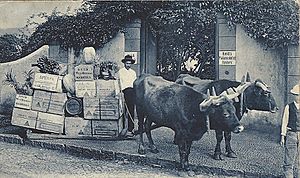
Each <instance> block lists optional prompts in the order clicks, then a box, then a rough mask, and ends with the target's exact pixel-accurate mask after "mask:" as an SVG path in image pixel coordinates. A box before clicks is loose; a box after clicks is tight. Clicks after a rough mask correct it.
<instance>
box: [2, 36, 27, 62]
mask: <svg viewBox="0 0 300 178" xmlns="http://www.w3.org/2000/svg"><path fill="white" fill-rule="evenodd" d="M24 45H25V42H24V41H23V40H22V39H21V38H19V37H18V36H17V35H15V34H5V35H2V36H0V63H2V62H9V61H11V59H14V58H17V57H18V56H20V55H21V53H22V47H23V46H24Z"/></svg>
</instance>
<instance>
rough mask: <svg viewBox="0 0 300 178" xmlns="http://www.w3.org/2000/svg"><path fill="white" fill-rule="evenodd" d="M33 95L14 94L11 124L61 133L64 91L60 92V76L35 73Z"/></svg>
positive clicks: (62, 129) (64, 99)
mask: <svg viewBox="0 0 300 178" xmlns="http://www.w3.org/2000/svg"><path fill="white" fill-rule="evenodd" d="M32 88H33V89H34V93H33V96H27V95H20V94H17V95H16V100H15V107H14V109H13V115H12V124H13V125H17V126H21V127H26V128H31V129H36V130H42V131H48V132H53V133H63V131H64V122H65V120H64V119H65V118H64V104H65V102H66V100H67V95H66V93H62V77H61V76H58V75H51V74H44V73H36V74H35V76H34V82H33V85H32Z"/></svg>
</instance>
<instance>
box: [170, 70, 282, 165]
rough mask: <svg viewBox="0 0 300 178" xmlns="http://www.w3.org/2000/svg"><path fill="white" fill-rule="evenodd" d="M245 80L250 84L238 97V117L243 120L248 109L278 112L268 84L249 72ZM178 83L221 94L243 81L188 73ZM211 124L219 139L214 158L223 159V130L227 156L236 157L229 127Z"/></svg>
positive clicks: (197, 89) (201, 90)
mask: <svg viewBox="0 0 300 178" xmlns="http://www.w3.org/2000/svg"><path fill="white" fill-rule="evenodd" d="M244 80H245V77H243V79H242V82H243V83H246V84H248V87H247V88H246V89H245V91H244V92H243V93H242V95H240V96H239V97H238V98H236V102H235V103H234V106H235V108H236V115H237V117H238V119H239V120H241V118H242V116H243V114H244V113H245V112H247V111H248V110H258V111H269V112H272V113H273V112H276V110H277V109H278V108H277V106H276V102H275V100H274V98H273V96H272V95H271V91H270V90H269V89H268V87H267V85H266V84H265V83H264V82H262V81H261V80H260V79H257V80H255V81H254V82H251V81H250V76H249V74H248V73H247V77H246V81H244ZM176 83H178V84H183V85H186V86H190V87H192V88H193V89H194V90H196V91H199V92H204V91H206V90H207V89H212V88H215V92H216V94H220V93H222V92H224V91H226V90H227V91H228V92H230V91H232V90H233V89H234V88H235V87H237V86H239V85H241V82H237V81H231V80H216V81H212V80H201V79H199V78H197V77H193V76H190V75H188V74H181V75H179V76H178V78H177V80H176ZM210 124H211V125H210V128H211V129H213V130H215V132H216V139H217V144H216V148H215V153H214V159H217V160H222V157H221V147H220V144H221V142H222V140H223V132H224V137H225V149H226V156H228V157H230V158H236V157H237V156H236V154H235V152H234V151H233V150H232V148H231V145H230V141H231V132H229V131H228V129H227V128H225V127H224V126H223V125H220V124H218V123H216V122H212V121H211V122H210Z"/></svg>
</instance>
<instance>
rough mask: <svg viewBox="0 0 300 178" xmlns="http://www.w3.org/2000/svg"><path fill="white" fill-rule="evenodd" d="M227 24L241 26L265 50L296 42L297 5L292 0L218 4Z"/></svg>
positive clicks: (225, 2)
mask: <svg viewBox="0 0 300 178" xmlns="http://www.w3.org/2000/svg"><path fill="white" fill-rule="evenodd" d="M217 9H219V11H220V12H222V13H223V14H224V15H225V17H226V18H227V20H229V24H230V25H232V24H241V25H242V26H243V27H244V29H245V31H246V32H247V33H248V35H249V36H250V37H252V38H254V39H256V40H258V41H260V42H261V43H262V44H264V45H265V46H266V47H267V48H282V47H285V46H287V45H289V44H298V43H299V14H298V12H299V6H298V5H297V4H296V1H293V0H280V1H279V0H259V1H220V2H219V4H217Z"/></svg>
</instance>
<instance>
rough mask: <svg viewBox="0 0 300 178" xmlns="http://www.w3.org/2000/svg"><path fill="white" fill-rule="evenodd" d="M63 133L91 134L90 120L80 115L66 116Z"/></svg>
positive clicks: (74, 134)
mask: <svg viewBox="0 0 300 178" xmlns="http://www.w3.org/2000/svg"><path fill="white" fill-rule="evenodd" d="M65 133H66V135H67V136H85V135H87V136H91V135H92V122H91V120H84V119H83V118H81V117H66V118H65Z"/></svg>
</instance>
